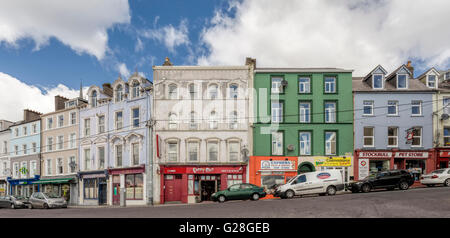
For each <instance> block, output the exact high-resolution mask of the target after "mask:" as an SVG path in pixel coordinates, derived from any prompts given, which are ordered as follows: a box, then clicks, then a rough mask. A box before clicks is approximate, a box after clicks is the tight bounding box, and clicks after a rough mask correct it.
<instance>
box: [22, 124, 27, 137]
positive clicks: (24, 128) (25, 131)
mask: <svg viewBox="0 0 450 238" xmlns="http://www.w3.org/2000/svg"><path fill="white" fill-rule="evenodd" d="M22 131H23V135H24V136H26V135H27V134H28V132H27V127H26V126H24V127H23V128H22Z"/></svg>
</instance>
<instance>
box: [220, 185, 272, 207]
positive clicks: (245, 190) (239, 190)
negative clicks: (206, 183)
mask: <svg viewBox="0 0 450 238" xmlns="http://www.w3.org/2000/svg"><path fill="white" fill-rule="evenodd" d="M265 196H266V191H265V190H264V188H262V187H259V186H256V185H254V184H250V183H241V184H234V185H231V186H230V187H229V188H227V189H225V190H221V191H219V192H217V193H213V194H212V195H211V199H212V200H213V201H219V202H225V201H227V200H247V199H251V200H258V199H260V198H263V197H265Z"/></svg>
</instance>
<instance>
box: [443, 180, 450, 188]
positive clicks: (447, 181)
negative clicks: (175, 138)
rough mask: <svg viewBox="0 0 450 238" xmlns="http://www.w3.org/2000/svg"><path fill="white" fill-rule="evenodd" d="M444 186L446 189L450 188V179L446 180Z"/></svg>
mask: <svg viewBox="0 0 450 238" xmlns="http://www.w3.org/2000/svg"><path fill="white" fill-rule="evenodd" d="M444 186H446V187H448V186H450V179H446V180H445V181H444Z"/></svg>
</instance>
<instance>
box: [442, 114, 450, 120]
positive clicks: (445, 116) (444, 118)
mask: <svg viewBox="0 0 450 238" xmlns="http://www.w3.org/2000/svg"><path fill="white" fill-rule="evenodd" d="M448 118H449V115H448V114H446V113H444V114H442V115H441V120H447V119H448Z"/></svg>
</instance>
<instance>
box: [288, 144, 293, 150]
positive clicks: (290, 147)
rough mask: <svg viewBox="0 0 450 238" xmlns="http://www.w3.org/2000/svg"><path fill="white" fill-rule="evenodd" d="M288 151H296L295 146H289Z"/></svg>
mask: <svg viewBox="0 0 450 238" xmlns="http://www.w3.org/2000/svg"><path fill="white" fill-rule="evenodd" d="M287 149H288V150H289V151H293V150H294V149H295V147H294V145H292V144H291V145H288V147H287Z"/></svg>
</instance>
